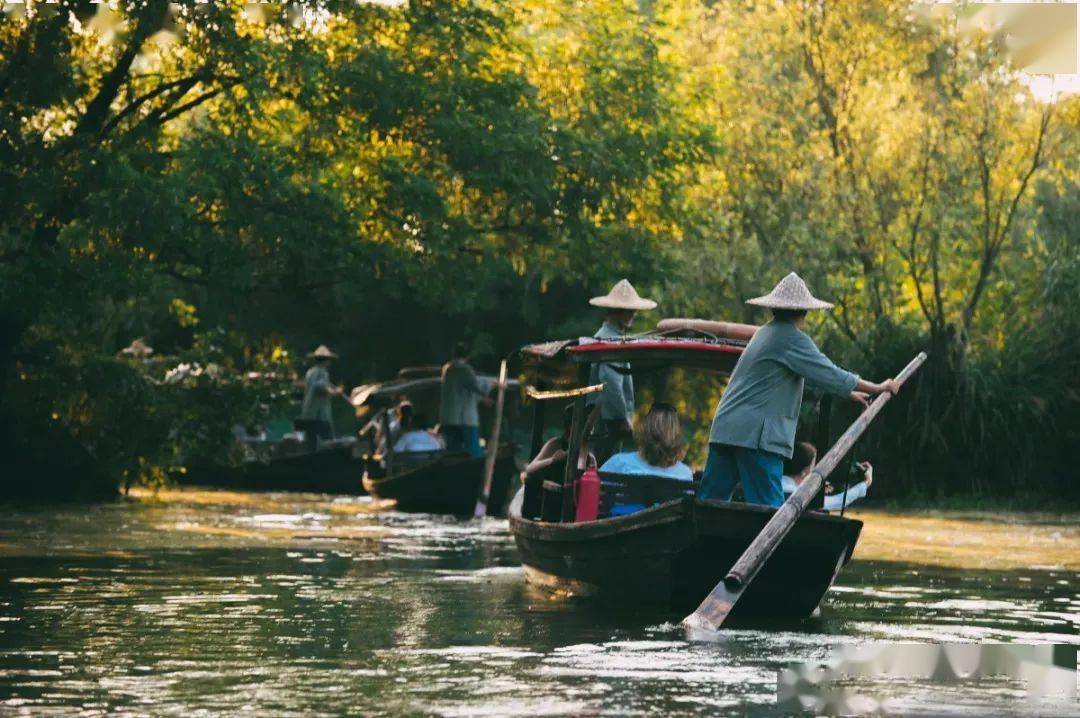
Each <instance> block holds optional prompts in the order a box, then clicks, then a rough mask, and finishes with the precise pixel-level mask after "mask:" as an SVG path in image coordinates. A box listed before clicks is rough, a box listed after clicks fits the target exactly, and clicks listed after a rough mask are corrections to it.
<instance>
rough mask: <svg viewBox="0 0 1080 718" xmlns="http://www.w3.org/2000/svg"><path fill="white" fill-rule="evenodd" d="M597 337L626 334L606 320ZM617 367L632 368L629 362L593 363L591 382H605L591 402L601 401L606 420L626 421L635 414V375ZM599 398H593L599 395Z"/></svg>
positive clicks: (602, 414) (614, 337) (617, 337)
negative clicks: (621, 371) (601, 389)
mask: <svg viewBox="0 0 1080 718" xmlns="http://www.w3.org/2000/svg"><path fill="white" fill-rule="evenodd" d="M593 336H594V337H596V338H597V339H622V338H623V337H625V336H626V334H625V333H624V332H622V331H620V330H619V329H618V328H617V327H616V326H614V325H613V324H611V323H610V322H604V324H603V326H601V327H600V330H599V331H598V332H596V334H594V335H593ZM617 369H626V370H629V369H630V364H629V362H620V363H617V364H593V365H592V369H590V370H589V383H590V384H599V383H601V382H603V383H604V390H603V391H602V392H599V394H592V395H590V401H589V403H590V404H595V403H596V402H597V401H599V402H600V418H601V419H604V420H605V421H625V420H628V419H631V418H633V416H634V377H632V376H630V375H629V374H622V373H620V372H619V371H617ZM597 396H599V398H598V399H597V398H593V397H597Z"/></svg>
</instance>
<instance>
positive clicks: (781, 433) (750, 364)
mask: <svg viewBox="0 0 1080 718" xmlns="http://www.w3.org/2000/svg"><path fill="white" fill-rule="evenodd" d="M858 382H859V377H858V376H857V375H855V374H852V373H851V372H849V371H845V370H844V369H841V368H840V367H838V366H836V365H835V364H833V363H832V362H831V361H830V360H829V358H828V357H827V356H825V355H824V354H822V353H821V350H820V349H818V348H817V345H816V344H814V340H813V339H811V338H810V337H808V336H807V335H806V334H805V333H803V332H802V331H801V330H799V329H798V328H796V327H795V325H794V324H792V323H791V322H783V321H775V320H774V321H771V322H769V323H768V324H766V325H765V326H763V327H761V328H760V329H758V330H757V332H755V333H754V337H753V339H751V340H750V343H749V344H747V346H746V350H745V351H744V352H743V354H742V356H741V357H739V361H738V363H736V364H735V371H734V372H732V374H731V379H730V381H728V385H727V389H725V390H724V395H723V396H722V397H721V398H720V405H719V406H718V407H717V408H716V415H715V416H714V417H713V422H712V429H711V430H710V432H709V441H710V442H711V443H714V444H726V445H728V446H740V447H743V448H746V449H759V450H762V451H768V452H770V453H773V454H779V455H780V456H783V457H785V458H791V454H792V452H793V451H794V448H795V428H796V426H797V425H798V422H799V409H800V407H801V406H802V395H803V386H804V383H808V384H810V386H812V387H814V388H817V389H821V390H824V391H827V392H829V393H832V394H839V395H841V396H846V395H848V394H850V393H851V392H852V391H854V389H855V386H856V384H858Z"/></svg>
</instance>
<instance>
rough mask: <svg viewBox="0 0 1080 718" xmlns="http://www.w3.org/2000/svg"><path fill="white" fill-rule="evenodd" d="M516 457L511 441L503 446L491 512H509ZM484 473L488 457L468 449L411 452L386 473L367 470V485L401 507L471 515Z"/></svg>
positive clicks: (365, 485)
mask: <svg viewBox="0 0 1080 718" xmlns="http://www.w3.org/2000/svg"><path fill="white" fill-rule="evenodd" d="M517 476H518V467H517V462H516V459H515V457H514V450H513V447H512V446H509V445H503V446H500V447H499V454H498V456H497V457H496V460H495V475H494V480H493V482H492V487H491V498H490V499H489V500H488V511H487V512H488V515H490V516H502V515H505V511H506V506H507V503H508V499H509V494H510V493H511V487H512V486H514V485H516V483H517ZM483 479H484V458H483V457H481V458H476V457H473V456H470V455H469V454H467V453H464V452H449V453H443V454H441V455H439V454H430V455H424V456H420V457H411V458H406V457H405V455H401V454H399V455H398V456H397V457H396V459H395V464H394V469H393V471H392V472H391V473H390V474H389V475H387V476H383V477H374V476H371V475H368V474H365V476H364V482H363V483H364V488H365V489H366V490H367V492H368V493H369V494H371V495H372V496H375V497H377V498H380V499H393V500H394V501H396V502H397V509H398V510H399V511H410V512H418V513H430V514H455V515H459V516H465V515H468V516H471V515H472V513H473V509H474V508H475V507H476V498H477V496H478V495H479V494H480V490H481V484H482V483H483Z"/></svg>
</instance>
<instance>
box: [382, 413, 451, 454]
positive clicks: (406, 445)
mask: <svg viewBox="0 0 1080 718" xmlns="http://www.w3.org/2000/svg"><path fill="white" fill-rule="evenodd" d="M426 423H427V422H425V420H424V415H423V414H413V413H411V412H410V413H408V414H406V415H404V416H403V417H402V426H401V428H402V431H403V432H404V433H402V435H401V437H400V438H399V439H398V440H397V442H395V443H394V453H395V454H409V453H416V452H424V451H441V450H443V449H445V448H446V445H445V444H443V442H442V438H441V437H439V436H436V435H435V434H432V433H431V432H430V431H428V429H427V426H426Z"/></svg>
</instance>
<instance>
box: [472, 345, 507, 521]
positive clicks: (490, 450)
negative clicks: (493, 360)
mask: <svg viewBox="0 0 1080 718" xmlns="http://www.w3.org/2000/svg"><path fill="white" fill-rule="evenodd" d="M505 397H506V360H505V359H503V360H502V364H500V365H499V391H498V394H497V395H496V397H495V426H493V427H492V428H491V439H490V440H488V446H487V460H486V461H484V488H483V490H482V491H481V492H480V495H479V496H477V497H476V510H475V511H474V512H473V516H475V517H476V518H483V516H484V515H485V514H487V502H488V499H489V498H490V497H491V483H492V481H493V480H494V478H495V459H496V458H498V454H499V433H500V431H501V429H502V415H503V401H504V399H505Z"/></svg>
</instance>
